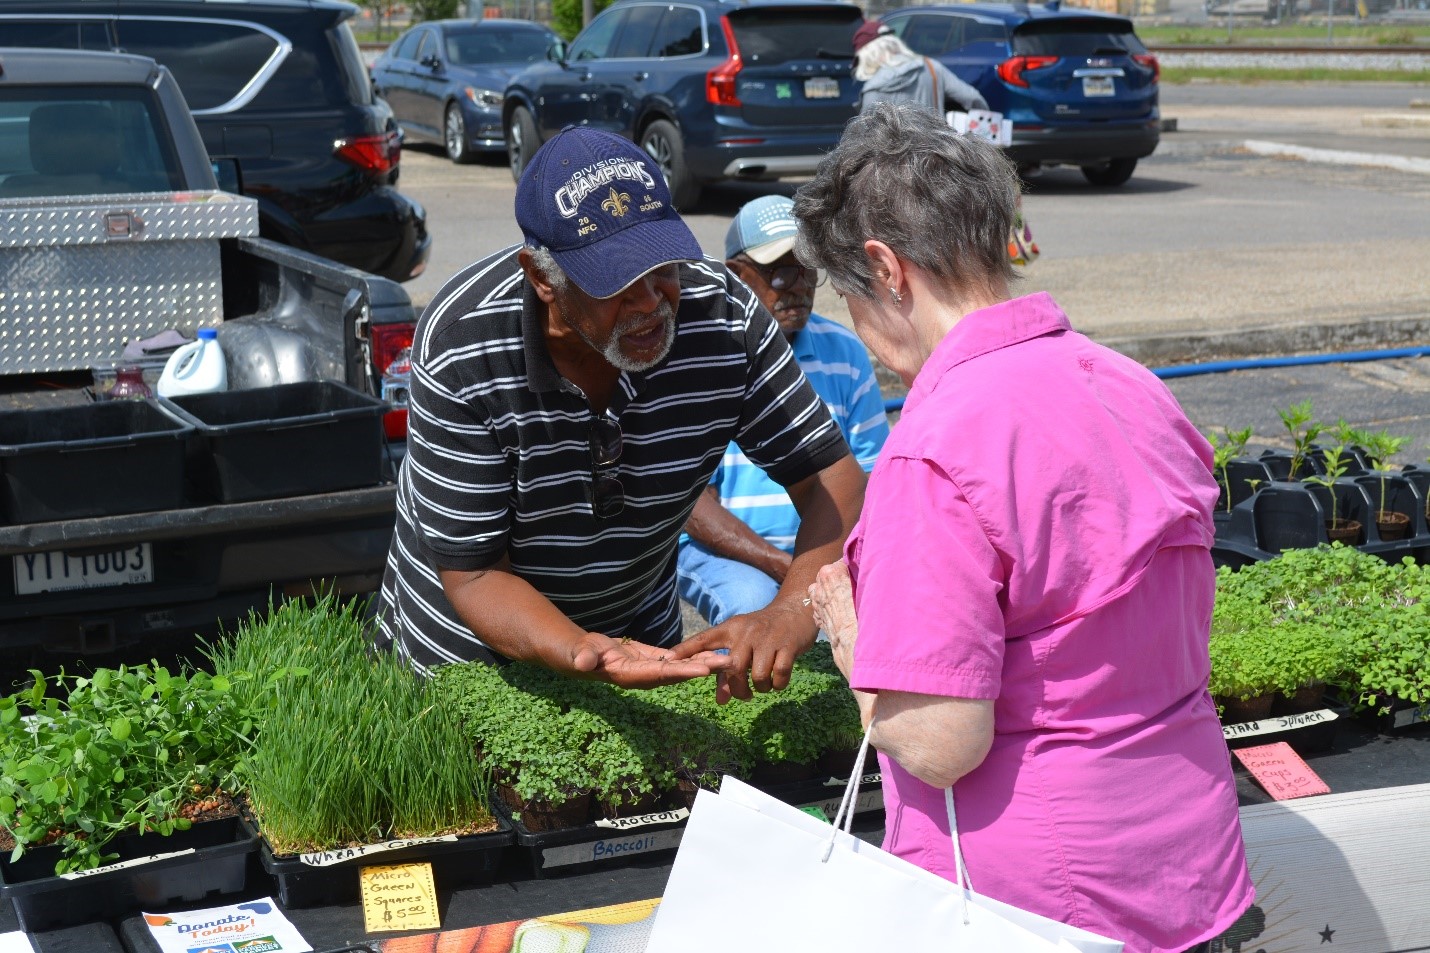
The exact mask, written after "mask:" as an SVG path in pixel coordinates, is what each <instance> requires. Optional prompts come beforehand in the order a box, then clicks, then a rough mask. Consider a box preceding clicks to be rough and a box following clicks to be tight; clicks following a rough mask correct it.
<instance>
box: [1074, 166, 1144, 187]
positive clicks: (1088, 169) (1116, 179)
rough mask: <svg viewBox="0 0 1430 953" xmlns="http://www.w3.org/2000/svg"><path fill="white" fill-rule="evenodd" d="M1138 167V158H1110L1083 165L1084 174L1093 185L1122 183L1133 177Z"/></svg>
mask: <svg viewBox="0 0 1430 953" xmlns="http://www.w3.org/2000/svg"><path fill="white" fill-rule="evenodd" d="M1136 168H1137V160H1136V159H1110V160H1108V161H1107V162H1103V163H1100V164H1098V165H1085V166H1083V167H1082V176H1083V178H1085V179H1087V180H1088V181H1089V182H1091V183H1092V184H1093V185H1105V186H1114V185H1121V184H1122V183H1124V182H1126V181H1127V180H1128V179H1130V178H1132V171H1133V170H1134V169H1136Z"/></svg>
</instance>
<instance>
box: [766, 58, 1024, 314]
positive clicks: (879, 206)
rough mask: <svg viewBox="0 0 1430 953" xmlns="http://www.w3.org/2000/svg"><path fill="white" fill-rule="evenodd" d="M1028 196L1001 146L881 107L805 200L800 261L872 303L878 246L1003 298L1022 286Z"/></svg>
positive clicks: (810, 185)
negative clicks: (1018, 249)
mask: <svg viewBox="0 0 1430 953" xmlns="http://www.w3.org/2000/svg"><path fill="white" fill-rule="evenodd" d="M875 42H877V41H875ZM1020 191H1021V183H1020V182H1019V180H1018V174H1017V171H1016V169H1015V168H1014V166H1013V163H1012V162H1010V161H1009V160H1008V158H1007V157H1006V156H1004V155H1003V152H1002V150H1000V149H999V148H998V147H997V146H996V145H994V144H993V143H991V142H988V141H987V140H984V139H979V138H975V137H973V136H964V135H960V134H958V133H956V132H954V131H953V129H952V128H951V127H950V126H949V125H947V124H946V123H945V122H944V120H943V117H942V116H939V115H937V114H936V113H934V112H932V111H930V110H929V109H927V108H924V107H922V106H911V105H908V104H899V105H894V104H891V103H879V104H877V105H876V106H875V107H874V108H873V109H871V110H870V111H869V112H867V113H864V114H862V115H860V116H857V117H855V118H854V119H853V120H852V121H850V123H849V125H848V126H846V127H845V129H844V135H843V137H842V138H841V139H840V140H839V145H838V146H837V147H836V148H835V149H834V151H833V152H831V153H829V154H828V155H827V156H825V157H824V159H823V160H822V161H821V162H820V163H819V169H818V171H817V172H816V173H815V176H814V178H813V179H811V180H810V181H809V182H807V183H806V184H804V185H803V186H801V187H800V189H799V191H798V192H796V193H795V197H794V215H795V218H796V219H798V220H799V240H798V241H797V242H796V244H795V255H796V256H798V258H799V260H800V261H802V262H804V263H805V264H806V265H808V266H810V267H812V268H824V269H825V270H826V271H828V272H829V280H830V283H831V284H833V285H834V287H835V288H836V289H838V290H839V291H841V292H843V293H845V294H853V295H858V296H859V297H862V298H872V297H873V296H874V290H873V286H874V273H873V268H872V266H871V264H870V261H869V256H868V255H867V254H866V253H865V251H864V242H865V241H867V240H869V239H871V238H873V239H878V240H879V241H881V242H883V243H884V244H886V245H888V246H889V247H890V248H891V249H893V251H894V253H895V254H897V255H898V256H899V257H900V258H903V259H904V260H906V261H909V262H911V263H913V264H915V265H917V266H918V267H919V268H921V269H923V270H924V271H926V272H928V273H929V274H931V275H934V276H937V277H938V278H942V279H944V280H945V281H947V282H948V283H949V284H950V285H952V286H954V287H956V288H986V289H997V288H999V287H1000V286H1006V285H1008V284H1011V283H1012V282H1013V281H1015V280H1017V277H1018V276H1017V273H1016V272H1015V271H1014V270H1013V265H1012V263H1011V262H1010V261H1009V260H1008V232H1009V230H1010V229H1011V228H1012V226H1013V219H1014V216H1015V215H1016V214H1017V204H1018V195H1019V192H1020Z"/></svg>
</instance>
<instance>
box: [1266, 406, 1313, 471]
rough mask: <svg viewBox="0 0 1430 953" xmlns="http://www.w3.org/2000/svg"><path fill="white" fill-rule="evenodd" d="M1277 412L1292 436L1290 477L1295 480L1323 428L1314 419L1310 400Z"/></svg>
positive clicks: (1287, 431)
mask: <svg viewBox="0 0 1430 953" xmlns="http://www.w3.org/2000/svg"><path fill="white" fill-rule="evenodd" d="M1276 413H1277V415H1278V416H1280V418H1281V423H1282V425H1284V426H1285V428H1286V433H1287V434H1288V435H1289V436H1290V438H1291V475H1290V479H1292V480H1294V479H1296V478H1297V474H1298V472H1299V471H1300V469H1301V464H1302V462H1304V461H1305V459H1306V455H1307V454H1308V453H1310V451H1311V444H1312V442H1313V441H1314V440H1315V439H1316V438H1317V437H1318V436H1320V433H1321V431H1322V429H1323V428H1322V426H1321V425H1320V424H1318V423H1316V421H1315V420H1314V419H1313V417H1312V411H1311V402H1310V401H1309V400H1306V401H1302V402H1301V403H1299V404H1292V405H1291V406H1290V407H1287V408H1286V409H1285V410H1278V411H1276Z"/></svg>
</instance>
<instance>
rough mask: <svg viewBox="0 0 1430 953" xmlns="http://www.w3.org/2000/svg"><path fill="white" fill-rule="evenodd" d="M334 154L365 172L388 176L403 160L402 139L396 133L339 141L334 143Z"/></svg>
mask: <svg viewBox="0 0 1430 953" xmlns="http://www.w3.org/2000/svg"><path fill="white" fill-rule="evenodd" d="M333 153H334V154H335V155H337V156H338V157H339V158H341V159H344V160H346V161H348V162H351V163H352V164H353V165H355V166H357V167H358V168H359V169H362V170H363V171H364V172H370V173H372V174H373V175H379V176H381V175H386V174H387V173H389V172H391V171H392V170H393V169H395V168H397V165H398V163H399V162H400V161H401V160H402V137H400V136H399V135H398V134H397V133H396V132H384V133H382V134H380V135H376V136H356V137H354V138H352V139H339V140H338V141H337V142H334V143H333Z"/></svg>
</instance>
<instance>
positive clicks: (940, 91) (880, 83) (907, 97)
mask: <svg viewBox="0 0 1430 953" xmlns="http://www.w3.org/2000/svg"><path fill="white" fill-rule="evenodd" d="M854 78H855V79H857V80H863V81H864V86H863V89H862V90H861V92H860V94H859V109H860V111H861V112H863V111H865V110H869V109H872V108H873V107H874V106H875V104H877V103H912V104H914V105H916V106H928V107H929V108H931V109H933V110H934V111H935V112H937V113H938V114H939V115H940V116H943V115H944V114H945V111H946V110H949V109H953V108H957V109H960V110H962V111H964V112H967V111H968V110H970V109H987V108H988V101H987V100H985V99H984V98H983V94H982V93H980V92H979V91H978V90H976V89H974V88H973V87H972V86H970V85H969V84H968V83H965V82H964V81H963V80H961V79H959V78H958V77H957V76H955V75H953V73H952V72H950V71H949V70H948V69H947V68H946V67H945V66H944V65H943V64H942V63H940V62H939V61H938V60H935V59H932V58H930V57H927V56H919V55H918V54H917V53H915V52H914V51H913V50H911V49H909V47H908V46H907V44H905V43H904V41H903V40H901V39H900V38H899V37H897V36H895V35H894V32H893V30H891V29H889V26H888V24H885V23H881V22H879V21H878V20H866V21H864V23H862V24H861V25H860V26H859V29H857V30H855V31H854ZM1007 246H1008V260H1009V261H1011V262H1012V263H1013V264H1015V265H1029V264H1032V263H1033V262H1034V261H1035V260H1037V258H1038V256H1039V255H1040V254H1042V251H1041V249H1039V248H1038V243H1037V242H1035V241H1034V240H1033V229H1032V228H1031V227H1030V226H1029V225H1028V221H1027V219H1026V218H1025V217H1024V215H1023V196H1022V194H1021V193H1020V194H1019V196H1018V207H1017V210H1016V214H1015V215H1014V218H1013V224H1012V225H1011V226H1010V227H1009V229H1008V243H1007Z"/></svg>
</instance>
